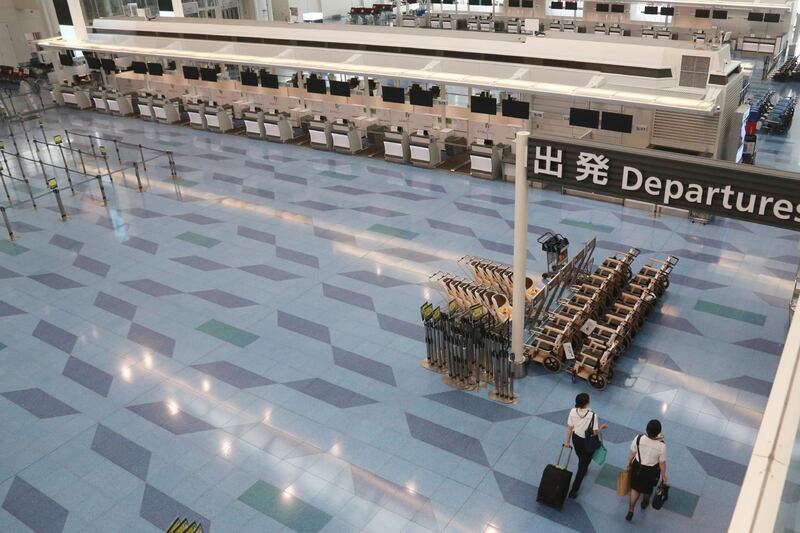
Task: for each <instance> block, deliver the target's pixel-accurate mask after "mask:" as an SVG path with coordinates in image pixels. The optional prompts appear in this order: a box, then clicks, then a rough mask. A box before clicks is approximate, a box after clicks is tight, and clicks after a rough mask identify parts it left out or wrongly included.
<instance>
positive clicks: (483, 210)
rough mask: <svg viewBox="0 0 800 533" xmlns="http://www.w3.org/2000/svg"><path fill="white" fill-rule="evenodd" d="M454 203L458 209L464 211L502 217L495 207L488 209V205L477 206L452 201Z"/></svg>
mask: <svg viewBox="0 0 800 533" xmlns="http://www.w3.org/2000/svg"><path fill="white" fill-rule="evenodd" d="M454 205H455V206H456V208H458V209H459V210H460V211H466V212H467V213H475V214H476V215H485V216H487V217H494V218H503V217H501V216H500V213H498V212H497V210H496V209H489V208H488V207H479V206H477V205H470V204H465V203H462V202H454Z"/></svg>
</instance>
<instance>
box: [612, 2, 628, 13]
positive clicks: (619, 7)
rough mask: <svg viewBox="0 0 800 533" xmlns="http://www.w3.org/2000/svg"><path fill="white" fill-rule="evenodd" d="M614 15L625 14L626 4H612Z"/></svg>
mask: <svg viewBox="0 0 800 533" xmlns="http://www.w3.org/2000/svg"><path fill="white" fill-rule="evenodd" d="M611 12H612V13H625V4H611Z"/></svg>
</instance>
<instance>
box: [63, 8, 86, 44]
mask: <svg viewBox="0 0 800 533" xmlns="http://www.w3.org/2000/svg"><path fill="white" fill-rule="evenodd" d="M67 6H68V7H69V14H70V16H71V17H72V27H73V28H75V38H76V39H78V40H79V41H87V40H89V32H87V31H86V17H84V16H83V6H82V5H81V0H67Z"/></svg>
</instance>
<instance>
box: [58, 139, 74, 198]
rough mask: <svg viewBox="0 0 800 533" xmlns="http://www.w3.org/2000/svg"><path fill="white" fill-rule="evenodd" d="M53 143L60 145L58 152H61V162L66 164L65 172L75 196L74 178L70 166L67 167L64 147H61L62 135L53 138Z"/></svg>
mask: <svg viewBox="0 0 800 533" xmlns="http://www.w3.org/2000/svg"><path fill="white" fill-rule="evenodd" d="M53 142H55V143H56V144H57V145H58V151H59V152H61V161H62V162H63V163H64V172H65V173H66V174H67V182H68V183H69V190H71V191H72V194H73V195H74V194H75V187H73V185H72V176H70V173H69V165H67V158H66V156H65V155H64V147H63V146H61V142H62V139H61V135H55V136H53Z"/></svg>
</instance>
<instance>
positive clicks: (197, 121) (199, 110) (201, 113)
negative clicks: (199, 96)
mask: <svg viewBox="0 0 800 533" xmlns="http://www.w3.org/2000/svg"><path fill="white" fill-rule="evenodd" d="M186 113H187V114H188V115H189V125H190V126H191V127H193V128H194V129H196V130H204V129H207V128H208V125H207V124H206V103H205V102H200V101H198V102H187V104H186Z"/></svg>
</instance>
